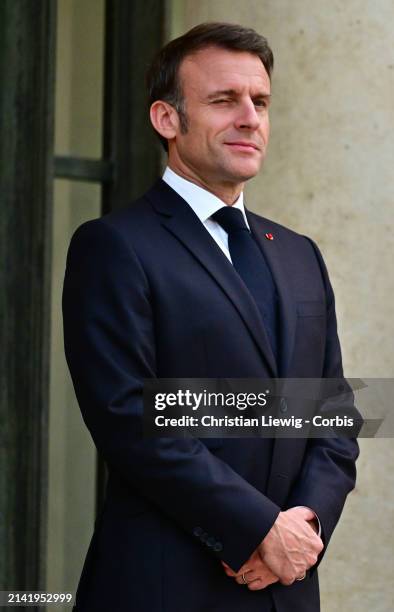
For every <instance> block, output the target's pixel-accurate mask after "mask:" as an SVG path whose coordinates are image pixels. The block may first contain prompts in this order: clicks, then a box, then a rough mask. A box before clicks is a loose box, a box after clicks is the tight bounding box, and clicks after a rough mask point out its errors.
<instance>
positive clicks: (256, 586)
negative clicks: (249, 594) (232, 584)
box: [248, 578, 265, 591]
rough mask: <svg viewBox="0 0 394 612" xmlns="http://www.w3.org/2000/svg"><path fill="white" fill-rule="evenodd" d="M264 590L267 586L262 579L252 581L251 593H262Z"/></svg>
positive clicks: (249, 586)
mask: <svg viewBox="0 0 394 612" xmlns="http://www.w3.org/2000/svg"><path fill="white" fill-rule="evenodd" d="M264 588H265V584H264V582H263V581H262V580H261V579H260V578H257V580H252V582H250V583H249V584H248V589H249V591H261V590H262V589H264Z"/></svg>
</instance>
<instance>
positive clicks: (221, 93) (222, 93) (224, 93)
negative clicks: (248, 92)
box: [207, 89, 271, 100]
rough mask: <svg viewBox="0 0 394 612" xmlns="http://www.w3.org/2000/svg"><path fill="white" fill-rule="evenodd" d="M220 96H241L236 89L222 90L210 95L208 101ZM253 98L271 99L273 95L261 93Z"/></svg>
mask: <svg viewBox="0 0 394 612" xmlns="http://www.w3.org/2000/svg"><path fill="white" fill-rule="evenodd" d="M219 96H239V91H237V90H236V89H220V90H217V91H214V92H212V93H210V94H209V95H208V96H207V100H212V99H213V98H217V97H219ZM253 98H271V94H268V93H263V92H261V93H258V94H256V95H255V96H253Z"/></svg>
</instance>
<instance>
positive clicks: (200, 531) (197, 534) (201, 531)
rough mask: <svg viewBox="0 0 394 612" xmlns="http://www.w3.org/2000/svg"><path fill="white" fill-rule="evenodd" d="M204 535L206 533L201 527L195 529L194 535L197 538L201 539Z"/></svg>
mask: <svg viewBox="0 0 394 612" xmlns="http://www.w3.org/2000/svg"><path fill="white" fill-rule="evenodd" d="M203 533H204V531H203V529H201V527H195V528H194V529H193V535H195V536H196V537H197V538H199V537H200V536H201V535H202V534H203Z"/></svg>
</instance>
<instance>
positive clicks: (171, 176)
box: [163, 166, 250, 229]
mask: <svg viewBox="0 0 394 612" xmlns="http://www.w3.org/2000/svg"><path fill="white" fill-rule="evenodd" d="M163 181H165V182H166V183H167V185H169V186H170V187H172V189H174V191H176V192H177V193H178V194H179V195H180V196H181V198H183V199H184V200H185V201H186V202H187V203H188V204H189V206H190V207H191V208H192V209H193V211H194V212H195V214H196V215H197V217H198V218H199V219H200V221H201V222H202V223H205V222H206V221H207V220H208V219H209V218H210V217H211V216H212V215H213V214H214V213H215V212H216V211H217V210H219V209H220V208H223V206H226V203H225V202H223V201H222V200H221V199H220V198H218V197H217V196H215V195H214V194H213V193H210V192H209V191H207V190H206V189H203V188H202V187H199V185H196V184H195V183H192V182H191V181H188V180H187V179H184V178H183V177H182V176H179V174H176V172H174V171H173V170H171V168H169V167H168V166H167V168H166V169H165V171H164V174H163ZM233 207H234V208H238V209H239V210H240V211H241V212H242V214H243V217H244V219H245V223H246V225H247V227H248V229H250V227H249V223H248V220H247V218H246V214H245V207H244V194H243V191H241V193H240V195H239V198H238V199H237V201H236V202H234V204H233Z"/></svg>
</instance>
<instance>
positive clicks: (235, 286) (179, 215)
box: [146, 180, 277, 377]
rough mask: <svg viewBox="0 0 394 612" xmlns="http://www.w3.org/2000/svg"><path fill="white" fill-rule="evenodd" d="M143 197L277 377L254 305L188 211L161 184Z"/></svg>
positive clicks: (227, 264)
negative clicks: (217, 290) (212, 281)
mask: <svg viewBox="0 0 394 612" xmlns="http://www.w3.org/2000/svg"><path fill="white" fill-rule="evenodd" d="M146 197H147V198H148V199H149V200H150V202H151V203H152V205H153V207H154V208H155V210H156V212H158V213H159V214H161V215H162V217H163V220H162V225H163V226H164V227H165V228H166V229H167V230H168V231H170V232H171V233H172V234H173V235H174V236H175V237H176V238H177V239H178V240H179V241H180V242H181V243H182V244H183V245H184V246H185V248H186V249H188V250H189V251H190V252H191V253H192V254H193V255H194V257H195V258H196V259H197V260H198V261H199V263H200V264H201V265H202V266H203V267H204V268H205V269H206V270H207V271H208V272H209V274H210V275H211V276H212V277H213V278H214V279H215V281H216V282H217V283H218V284H219V285H220V287H221V288H222V290H223V291H224V292H225V294H226V295H227V297H228V298H229V300H230V301H231V302H232V303H233V305H234V306H235V308H236V309H237V311H238V313H239V314H240V316H241V318H242V320H243V322H244V324H245V325H246V327H247V329H248V330H249V333H250V334H251V336H252V337H253V339H254V340H255V342H256V344H257V346H258V348H259V351H260V353H261V354H262V356H263V358H264V360H265V362H266V363H267V365H268V368H269V371H270V375H271V376H273V377H275V376H277V370H276V364H275V359H274V356H273V354H272V350H271V347H270V344H269V340H268V337H267V334H266V331H265V329H264V326H263V324H262V322H261V318H260V313H259V311H258V308H257V305H256V304H255V302H254V300H253V298H252V297H251V295H250V293H249V291H248V290H247V288H246V287H245V285H244V283H243V282H242V280H241V279H240V277H239V276H238V274H237V273H236V272H235V270H234V268H233V266H232V265H231V263H230V262H229V261H228V259H227V258H226V256H225V255H224V254H223V253H222V251H221V250H220V248H219V247H218V245H217V244H216V242H215V241H214V240H213V238H212V236H210V234H209V232H207V230H206V229H205V227H204V226H203V225H202V223H201V221H200V220H199V219H198V217H197V216H196V215H195V213H194V212H193V210H192V209H191V207H190V206H189V205H188V204H187V203H186V202H185V201H184V200H183V198H181V196H179V195H178V194H177V193H176V192H175V191H174V190H173V189H172V188H171V187H170V186H169V185H167V183H165V182H164V181H162V180H159V181H158V182H157V183H156V185H155V186H154V187H153V188H152V189H151V190H150V191H149V192H148V193H147V194H146Z"/></svg>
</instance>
